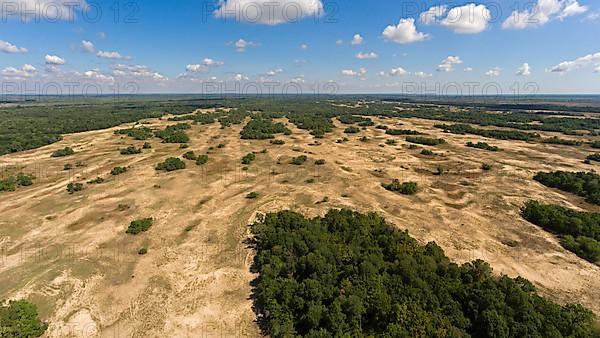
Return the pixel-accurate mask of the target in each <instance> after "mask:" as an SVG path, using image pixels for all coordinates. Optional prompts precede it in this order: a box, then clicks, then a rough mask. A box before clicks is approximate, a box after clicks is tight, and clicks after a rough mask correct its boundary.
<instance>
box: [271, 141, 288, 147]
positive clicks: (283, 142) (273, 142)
mask: <svg viewBox="0 0 600 338" xmlns="http://www.w3.org/2000/svg"><path fill="white" fill-rule="evenodd" d="M271 144H273V145H276V146H281V145H284V144H285V141H284V140H271Z"/></svg>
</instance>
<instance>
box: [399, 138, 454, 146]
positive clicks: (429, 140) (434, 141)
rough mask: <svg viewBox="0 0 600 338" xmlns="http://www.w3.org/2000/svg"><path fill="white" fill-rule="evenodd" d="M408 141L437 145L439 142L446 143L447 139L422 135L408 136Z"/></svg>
mask: <svg viewBox="0 0 600 338" xmlns="http://www.w3.org/2000/svg"><path fill="white" fill-rule="evenodd" d="M406 142H410V143H417V144H424V145H427V146H437V145H438V144H444V143H446V141H445V140H444V139H442V138H429V137H422V136H408V137H407V138H406Z"/></svg>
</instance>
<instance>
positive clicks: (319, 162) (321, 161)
mask: <svg viewBox="0 0 600 338" xmlns="http://www.w3.org/2000/svg"><path fill="white" fill-rule="evenodd" d="M315 164H316V165H324V164H325V160H324V159H319V160H316V161H315Z"/></svg>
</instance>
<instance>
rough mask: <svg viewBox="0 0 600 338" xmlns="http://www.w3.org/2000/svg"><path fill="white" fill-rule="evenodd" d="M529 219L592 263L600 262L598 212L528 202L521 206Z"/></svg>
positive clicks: (599, 215) (525, 216)
mask: <svg viewBox="0 0 600 338" xmlns="http://www.w3.org/2000/svg"><path fill="white" fill-rule="evenodd" d="M521 215H522V216H523V218H525V219H526V220H528V221H529V222H531V223H533V224H535V225H537V226H540V227H542V228H543V229H544V230H546V231H550V232H552V233H555V234H557V235H558V236H559V238H560V239H561V245H562V246H563V247H564V248H565V249H567V250H569V251H572V252H573V253H575V254H576V255H577V256H579V257H581V258H583V259H585V260H588V261H590V262H592V263H600V214H599V213H592V212H584V211H575V210H571V209H567V208H563V207H561V206H558V205H552V204H543V203H540V202H538V201H529V202H527V203H526V204H525V206H524V207H523V208H522V209H521Z"/></svg>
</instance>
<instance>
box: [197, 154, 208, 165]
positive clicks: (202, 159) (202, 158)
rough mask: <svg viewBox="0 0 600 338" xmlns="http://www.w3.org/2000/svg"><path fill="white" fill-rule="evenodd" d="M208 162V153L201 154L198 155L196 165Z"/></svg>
mask: <svg viewBox="0 0 600 338" xmlns="http://www.w3.org/2000/svg"><path fill="white" fill-rule="evenodd" d="M206 163H208V155H199V156H198V157H196V165H204V164H206Z"/></svg>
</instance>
